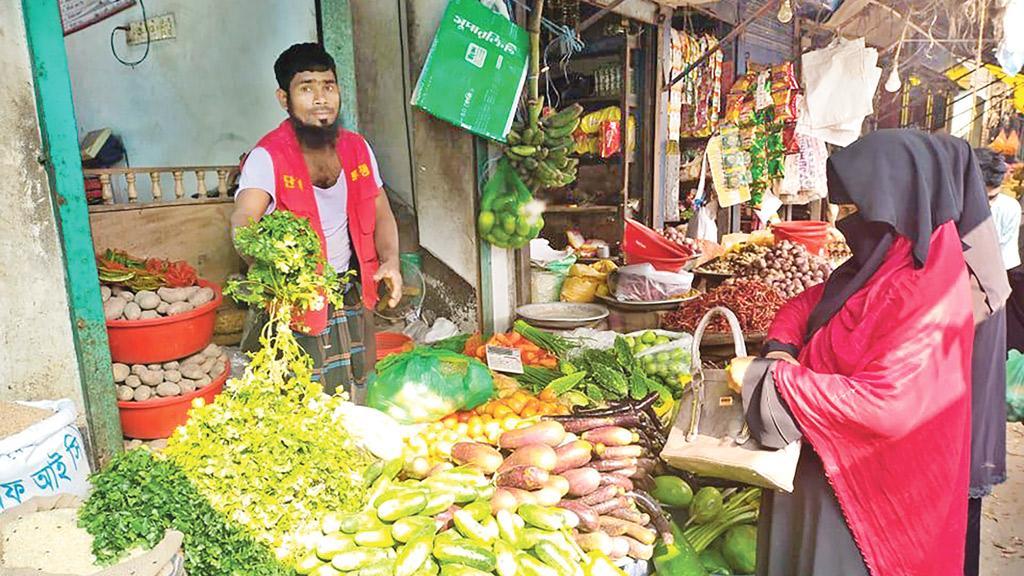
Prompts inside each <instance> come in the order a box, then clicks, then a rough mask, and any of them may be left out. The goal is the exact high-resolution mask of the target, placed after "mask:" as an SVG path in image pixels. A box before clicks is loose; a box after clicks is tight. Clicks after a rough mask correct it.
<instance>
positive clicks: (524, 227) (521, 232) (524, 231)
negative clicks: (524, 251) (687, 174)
mask: <svg viewBox="0 0 1024 576" xmlns="http://www.w3.org/2000/svg"><path fill="white" fill-rule="evenodd" d="M532 228H533V226H531V225H530V223H529V222H527V219H526V216H520V217H519V218H518V219H517V220H516V236H522V237H524V238H525V237H528V236H530V232H531V231H532Z"/></svg>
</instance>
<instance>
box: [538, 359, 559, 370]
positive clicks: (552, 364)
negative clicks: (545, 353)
mask: <svg viewBox="0 0 1024 576" xmlns="http://www.w3.org/2000/svg"><path fill="white" fill-rule="evenodd" d="M538 363H539V364H540V366H541V367H542V368H558V359H556V358H543V359H541V360H540V361H539V362H538Z"/></svg>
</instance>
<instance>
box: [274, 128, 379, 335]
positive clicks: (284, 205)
mask: <svg viewBox="0 0 1024 576" xmlns="http://www.w3.org/2000/svg"><path fill="white" fill-rule="evenodd" d="M257 146H258V147H261V148H263V149H265V150H266V151H267V152H268V153H269V154H270V158H271V160H272V161H273V163H274V186H275V192H276V194H275V195H276V198H277V208H276V209H278V210H287V211H289V212H291V213H292V214H295V215H296V216H300V217H302V218H305V219H307V220H309V223H310V225H312V227H313V230H315V231H316V234H317V236H319V237H320V252H321V253H322V254H323V255H324V258H325V259H326V257H327V241H326V240H325V238H324V230H323V226H321V224H320V211H319V210H318V208H317V205H316V197H315V196H314V193H313V183H312V182H311V181H310V179H309V169H308V168H307V167H306V160H305V158H303V156H302V148H300V147H299V141H298V138H296V136H295V129H294V128H293V127H292V125H291V122H290V121H288V120H285V121H284V122H282V123H281V125H280V126H278V127H277V128H275V129H274V130H273V131H271V132H270V133H269V134H267V135H266V136H264V137H263V138H262V139H260V141H259V143H258V144H257ZM335 149H336V150H337V152H338V160H340V162H341V175H340V176H339V178H345V183H346V184H347V188H348V203H347V210H346V212H347V214H348V228H349V235H350V236H351V238H352V250H353V253H354V256H355V258H358V260H359V276H360V281H361V283H362V290H363V302H364V303H365V305H366V306H367V307H371V308H372V307H373V306H375V305H376V304H377V300H378V298H377V286H376V283H375V282H374V281H373V276H374V274H376V273H377V269H378V268H379V266H380V262H379V261H378V259H377V246H376V243H375V242H374V239H373V235H374V231H375V229H376V223H377V204H376V201H377V194H379V193H380V189H379V188H378V187H377V182H376V178H375V177H374V173H373V162H372V161H371V160H370V149H369V146H368V145H367V144H366V140H364V139H363V137H362V136H360V135H359V134H356V133H355V132H349V131H348V130H339V131H338V142H337V145H336V146H335ZM300 322H301V323H302V324H304V325H305V327H306V328H307V329H308V333H309V334H320V333H322V332H323V331H324V330H325V329H326V328H327V308H326V307H324V309H322V310H319V311H311V312H309V313H307V314H306V315H305V317H303V318H301V319H300Z"/></svg>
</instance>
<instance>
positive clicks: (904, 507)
mask: <svg viewBox="0 0 1024 576" xmlns="http://www.w3.org/2000/svg"><path fill="white" fill-rule="evenodd" d="M911 249H912V246H911V243H910V241H908V240H907V239H906V238H903V237H899V238H898V239H897V240H896V241H895V243H894V244H893V246H892V248H891V249H890V251H889V256H888V257H887V258H886V260H885V262H884V263H883V264H882V265H881V267H880V268H879V269H878V271H877V272H876V273H875V275H874V276H873V277H872V278H871V279H870V280H869V281H868V283H867V284H866V285H865V286H864V287H863V288H862V289H861V290H859V291H858V292H857V293H855V294H854V295H853V296H852V297H851V298H850V299H849V300H847V302H846V303H845V305H844V306H843V308H842V309H841V310H840V311H839V312H838V313H837V314H836V315H835V316H834V317H833V318H832V319H831V321H829V322H828V324H826V325H825V326H824V327H822V328H821V329H820V330H818V331H817V332H816V333H815V334H814V335H813V336H812V337H811V339H810V341H809V342H807V344H803V341H804V335H805V333H806V332H805V330H806V326H807V318H808V315H809V314H810V312H811V310H813V309H814V306H815V304H817V302H818V300H820V298H821V295H822V292H823V286H818V287H816V288H813V289H811V290H808V291H807V292H805V293H804V294H803V295H801V296H799V297H797V298H796V299H794V300H793V301H792V302H790V303H789V304H787V305H786V306H785V307H784V308H783V309H782V310H780V311H779V314H778V316H777V317H776V320H775V324H774V325H773V326H772V329H771V331H770V332H769V338H770V339H773V340H777V341H779V342H782V343H785V344H792V345H794V346H796V347H797V348H800V349H801V353H800V357H799V361H800V366H793V365H790V364H786V363H783V362H777V363H776V364H775V366H774V368H773V372H772V375H773V377H774V381H775V385H776V387H777V388H778V391H779V393H780V394H781V396H782V397H783V398H784V399H785V401H786V403H787V405H788V406H789V408H790V410H791V411H792V413H793V416H794V418H795V419H796V421H797V422H798V423H799V425H800V428H801V431H802V432H803V434H804V438H805V439H806V440H807V441H809V442H810V444H811V445H812V446H813V447H814V450H815V451H816V452H817V453H818V455H819V456H820V457H821V460H822V462H823V463H824V467H825V474H826V475H827V476H828V480H829V482H830V484H831V486H832V488H833V489H834V490H835V493H836V496H837V497H838V500H839V504H840V507H841V508H842V510H843V514H844V516H845V518H846V522H847V524H848V525H849V527H850V530H851V532H852V533H853V536H854V539H855V540H856V542H857V546H858V548H859V549H860V551H861V553H862V554H863V555H864V560H865V563H866V564H867V566H868V568H869V570H870V571H871V573H872V574H873V575H875V576H891V575H904V574H906V575H911V574H912V575H921V576H944V575H949V576H954V575H956V576H959V575H961V574H963V556H964V535H965V531H966V518H967V491H968V479H969V460H970V408H971V407H970V382H971V348H972V341H973V336H974V322H973V319H972V314H971V294H970V288H969V285H968V275H967V269H966V266H965V264H964V256H963V247H962V244H961V242H960V238H959V234H958V233H957V230H956V227H955V225H954V224H953V223H947V224H944V225H942V226H940V227H939V228H937V229H936V231H935V233H934V234H933V235H932V238H931V246H930V251H929V255H928V259H927V262H926V264H925V265H924V267H922V268H918V269H915V267H914V264H913V258H912V257H911Z"/></svg>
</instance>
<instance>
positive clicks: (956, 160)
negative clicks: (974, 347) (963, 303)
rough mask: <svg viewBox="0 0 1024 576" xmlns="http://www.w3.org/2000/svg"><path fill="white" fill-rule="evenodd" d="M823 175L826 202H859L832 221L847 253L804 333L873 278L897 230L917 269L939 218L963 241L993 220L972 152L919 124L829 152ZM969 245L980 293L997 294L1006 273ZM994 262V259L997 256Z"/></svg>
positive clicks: (824, 320)
mask: <svg viewBox="0 0 1024 576" xmlns="http://www.w3.org/2000/svg"><path fill="white" fill-rule="evenodd" d="M826 173H827V176H828V197H829V202H831V203H833V204H854V205H856V206H857V208H858V212H857V213H855V214H854V215H852V216H850V217H848V218H845V219H844V220H842V221H840V222H839V223H838V224H837V227H838V228H839V230H840V231H841V232H843V234H844V235H845V236H846V238H847V242H848V243H849V244H850V249H851V251H852V252H853V257H852V258H850V259H849V260H848V261H847V262H846V263H844V264H843V265H842V266H840V267H839V268H838V269H837V270H836V271H835V272H834V273H833V274H832V276H831V277H830V278H829V280H828V283H827V284H826V285H825V292H824V294H823V295H822V298H821V301H820V302H819V303H818V305H817V306H816V307H815V308H814V310H813V311H812V312H811V315H810V318H809V320H808V324H807V336H806V338H807V339H810V337H811V336H812V335H813V334H814V333H815V332H816V331H817V330H818V329H819V328H821V327H822V326H824V325H825V324H827V323H828V321H829V320H830V319H831V318H832V317H833V316H835V314H836V313H838V312H839V310H840V309H841V308H842V307H843V305H844V304H846V301H847V300H848V299H849V298H850V297H851V296H853V294H855V293H856V292H857V291H858V290H860V289H861V288H862V287H864V285H865V284H866V283H867V282H868V280H870V279H871V277H872V276H874V274H875V272H877V271H878V268H879V267H880V266H881V265H882V263H883V262H884V261H885V258H886V255H887V254H888V252H889V248H891V247H892V244H893V241H894V240H895V239H896V236H903V237H905V238H907V239H909V240H910V241H911V243H912V245H913V248H912V253H913V257H914V263H915V265H916V266H917V267H921V266H923V265H924V264H925V262H926V261H927V260H928V249H929V246H930V244H931V237H932V233H933V232H934V231H935V230H936V229H937V228H938V227H939V226H941V225H942V224H945V223H946V222H949V221H951V220H952V221H955V222H956V224H957V230H958V231H959V232H960V238H961V239H962V240H964V239H966V238H968V237H969V236H971V234H972V233H974V232H975V231H976V230H978V229H979V228H980V227H981V225H982V224H985V223H989V225H990V226H991V224H990V217H991V212H990V210H989V205H988V197H987V195H986V193H985V186H984V184H983V181H982V177H981V172H980V170H979V169H978V163H977V161H976V160H975V158H974V151H973V150H972V148H971V146H970V145H969V144H968V143H967V142H966V141H964V140H961V139H959V138H953V137H951V136H946V135H930V134H927V133H924V132H920V131H917V130H879V131H877V132H872V133H870V134H868V135H866V136H864V137H863V138H861V139H859V140H857V141H856V142H854V143H853V144H851V145H850V146H849V147H847V148H845V149H843V150H840V151H838V152H836V153H834V154H833V155H832V156H831V157H829V159H828V164H827V171H826ZM986 232H987V230H986ZM992 234H994V229H993V230H992ZM986 236H987V234H986ZM969 248H970V247H969V246H968V245H966V244H965V250H966V252H967V254H966V255H967V256H968V258H967V261H968V266H969V267H970V268H971V271H972V273H973V274H974V276H975V278H976V279H977V280H978V282H977V283H978V284H979V285H980V287H981V289H982V291H983V292H986V293H989V294H990V295H991V294H992V293H999V292H1001V287H1000V286H998V282H999V280H998V278H1002V282H1004V283H1005V275H1002V273H1001V272H999V276H998V277H997V276H995V275H994V274H995V273H994V272H993V271H992V270H989V269H991V268H992V260H993V258H992V257H993V255H992V254H987V256H988V258H984V257H983V256H985V255H983V254H977V255H975V256H976V257H973V258H972V257H970V254H971V252H970V250H969ZM995 263H997V264H998V263H999V258H998V254H995ZM979 271H981V272H979ZM1007 293H1008V290H1007ZM1003 300H1005V296H1003ZM1000 305H1001V304H1000ZM994 308H998V306H995V307H993V309H994Z"/></svg>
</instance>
